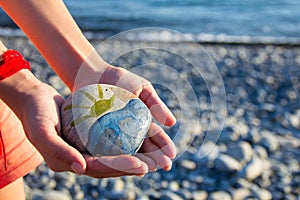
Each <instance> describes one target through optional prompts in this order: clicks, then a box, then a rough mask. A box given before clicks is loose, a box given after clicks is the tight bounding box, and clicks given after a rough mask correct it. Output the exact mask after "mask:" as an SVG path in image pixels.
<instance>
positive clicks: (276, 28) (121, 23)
mask: <svg viewBox="0 0 300 200" xmlns="http://www.w3.org/2000/svg"><path fill="white" fill-rule="evenodd" d="M64 2H65V3H66V5H67V7H68V8H69V10H70V12H71V14H72V15H73V17H74V18H75V20H76V22H77V23H78V24H79V26H80V27H81V29H82V30H83V31H85V32H90V33H94V34H95V35H97V36H98V37H108V36H112V35H114V34H117V33H120V32H122V31H126V30H130V29H134V28H141V27H160V28H167V29H172V30H176V31H179V32H181V33H184V34H191V35H193V36H195V38H198V39H201V38H202V39H203V38H204V39H206V40H212V41H213V40H218V39H220V37H221V38H222V39H223V40H226V39H227V40H230V39H231V40H234V39H236V38H243V37H244V38H245V37H247V38H252V39H253V38H256V39H257V38H258V39H261V40H264V39H266V38H272V39H273V40H282V39H284V40H290V41H296V42H298V41H299V38H300V11H299V10H300V0H226V1H224V0H65V1H64ZM0 26H1V27H7V26H8V27H14V25H13V24H12V22H11V21H9V20H8V19H7V18H6V17H5V15H4V14H3V12H2V13H0Z"/></svg>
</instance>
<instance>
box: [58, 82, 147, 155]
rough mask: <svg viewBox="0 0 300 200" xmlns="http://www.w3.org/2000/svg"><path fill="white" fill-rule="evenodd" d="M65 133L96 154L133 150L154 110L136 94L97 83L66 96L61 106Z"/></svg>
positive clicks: (79, 148) (78, 145) (144, 134)
mask: <svg viewBox="0 0 300 200" xmlns="http://www.w3.org/2000/svg"><path fill="white" fill-rule="evenodd" d="M61 116H62V117H61V118H62V137H63V138H64V139H65V140H66V141H67V142H68V143H69V144H71V145H72V146H74V147H75V148H77V149H78V150H79V151H81V152H88V153H90V154H92V155H94V156H99V155H119V154H134V153H136V152H137V151H138V149H139V148H140V146H141V144H142V142H143V141H144V138H145V137H146V135H147V132H148V130H149V127H150V124H151V113H150V111H149V109H148V108H147V107H146V105H145V104H144V103H143V102H142V101H141V100H140V99H138V98H137V97H136V96H135V95H133V94H132V93H130V92H128V91H127V90H124V89H122V88H118V87H115V86H111V85H105V84H94V85H89V86H86V87H84V88H81V89H79V90H78V91H76V92H74V93H73V95H72V96H70V97H69V98H67V100H66V101H65V103H64V105H63V106H62V109H61Z"/></svg>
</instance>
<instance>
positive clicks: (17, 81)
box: [0, 69, 41, 118]
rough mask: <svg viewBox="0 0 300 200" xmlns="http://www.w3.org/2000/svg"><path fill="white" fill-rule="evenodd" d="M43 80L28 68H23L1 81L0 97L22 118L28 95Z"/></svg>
mask: <svg viewBox="0 0 300 200" xmlns="http://www.w3.org/2000/svg"><path fill="white" fill-rule="evenodd" d="M39 84H41V82H40V81H39V80H38V79H36V78H35V76H34V75H33V74H32V73H31V72H30V71H29V70H27V69H21V70H19V71H17V72H16V73H14V74H13V75H11V76H9V77H7V78H5V79H4V80H2V81H0V98H1V99H2V100H3V101H4V102H5V103H6V104H7V105H8V106H9V107H10V108H11V109H12V110H13V111H14V112H15V113H16V114H17V116H18V117H19V118H20V115H21V114H22V112H21V110H22V107H23V105H25V104H26V97H28V95H30V92H32V90H33V89H34V88H35V87H36V86H37V85H39Z"/></svg>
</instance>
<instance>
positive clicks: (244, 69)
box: [0, 35, 300, 200]
mask: <svg viewBox="0 0 300 200" xmlns="http://www.w3.org/2000/svg"><path fill="white" fill-rule="evenodd" d="M0 39H1V40H2V41H3V42H4V43H5V44H6V46H7V47H9V48H13V49H17V50H19V51H20V52H21V53H22V54H23V55H24V57H25V58H26V59H27V60H28V61H30V63H31V67H32V72H33V73H34V74H35V76H36V77H37V78H39V79H40V80H41V81H43V82H45V83H48V84H50V85H52V86H53V87H54V88H55V89H57V91H59V92H60V93H61V94H62V95H63V96H65V97H67V96H68V95H69V94H70V91H69V90H68V89H67V88H66V86H65V85H64V84H63V82H62V81H61V80H60V79H59V78H58V77H57V75H56V74H55V73H54V72H53V70H52V69H51V68H50V67H49V66H48V64H47V63H46V62H45V60H44V59H43V58H42V57H41V55H40V54H39V53H38V51H37V50H36V49H35V48H34V47H33V45H32V44H31V42H30V41H28V39H27V38H25V37H23V36H8V35H3V36H0ZM91 42H92V44H94V45H95V46H96V45H98V44H99V43H100V41H98V40H92V39H91ZM140 43H143V45H144V46H147V45H151V42H150V41H148V42H146V41H126V40H124V41H122V40H118V41H114V42H113V43H112V45H113V46H112V47H107V48H106V49H109V50H108V51H103V55H102V54H101V55H102V56H103V58H104V59H110V58H111V57H113V56H114V54H118V50H119V49H121V48H129V49H131V48H132V49H134V45H140ZM152 43H153V42H152ZM161 45H166V46H171V47H172V49H176V51H178V52H180V54H181V55H186V56H187V57H193V53H194V52H195V47H194V46H193V44H190V43H188V42H172V43H163V44H161ZM201 46H202V47H203V49H204V50H205V51H206V52H207V53H208V55H210V57H211V59H212V61H213V62H214V63H215V65H216V67H217V69H218V71H219V73H220V75H221V77H222V81H223V83H224V88H225V92H226V99H225V101H226V113H227V114H226V117H225V121H224V124H223V125H222V131H221V136H220V137H219V138H217V143H216V144H215V145H213V146H214V148H213V149H212V150H211V151H210V152H209V154H208V155H206V156H204V157H200V156H199V154H198V152H199V149H200V147H203V140H204V138H205V136H207V134H208V133H207V129H208V123H209V121H210V119H211V118H214V117H217V116H214V114H213V113H211V110H210V108H211V107H210V106H211V103H212V102H211V99H210V93H209V91H208V89H207V85H206V84H205V80H203V77H202V78H201V77H200V76H199V75H198V74H197V72H195V70H192V68H191V67H189V66H188V64H186V65H185V62H184V61H182V60H180V59H178V56H176V55H175V56H174V54H170V53H169V54H168V53H160V52H158V51H153V50H151V49H150V50H147V49H143V50H139V51H134V52H132V53H129V54H128V55H124V56H122V57H120V58H118V59H114V60H113V62H112V63H113V64H114V65H116V66H124V67H127V66H128V68H130V65H131V66H132V65H142V64H143V63H149V61H151V59H153V57H155V59H156V62H157V63H160V64H163V65H167V66H170V67H172V68H173V69H174V70H176V72H177V73H178V74H180V75H181V76H182V77H185V79H186V80H188V81H189V83H190V85H191V86H192V88H194V89H195V94H196V96H197V98H198V100H199V103H198V104H197V105H190V103H189V98H190V96H189V94H188V93H187V91H186V90H184V89H181V90H180V89H179V90H178V93H176V94H173V93H172V91H169V90H167V89H166V88H165V87H159V86H157V91H158V93H159V95H160V97H161V98H162V99H163V100H164V101H165V103H166V104H167V105H168V106H169V107H170V109H171V110H172V111H173V113H174V114H175V116H176V117H177V119H178V122H177V125H175V127H174V128H167V129H166V132H167V133H168V134H169V135H170V137H171V138H173V137H176V135H177V134H178V133H177V132H178V130H180V131H181V133H179V136H178V137H177V138H179V139H176V140H175V143H176V146H177V147H178V148H179V152H180V155H179V156H178V158H176V159H175V160H174V162H173V167H172V169H171V170H170V171H169V172H165V171H163V170H161V169H160V170H158V171H156V172H153V173H149V174H146V175H145V176H144V177H143V178H139V177H119V178H106V179H95V178H90V177H87V176H77V175H75V174H72V173H69V172H62V173H56V172H53V171H51V170H50V169H49V168H48V167H47V165H46V164H42V165H40V166H39V167H38V168H37V169H36V170H34V171H32V172H31V173H30V174H28V175H27V176H26V177H25V178H24V180H25V183H26V193H27V199H33V200H50V199H51V200H52V199H55V200H71V199H72V200H73V199H74V200H81V199H86V200H89V199H139V200H148V199H162V200H182V199H194V200H205V199H209V200H219V199H221V200H242V199H257V200H271V199H275V200H277V199H287V200H300V166H299V163H300V94H299V91H300V44H299V45H297V44H293V45H284V44H267V43H257V44H250V43H244V44H238V43H236V44H226V43H203V44H201ZM58 48H59V47H58ZM104 48H105V47H104ZM162 73H163V72H162ZM144 75H145V76H146V77H147V73H146V72H144ZM162 76H163V75H162ZM204 79H205V78H204ZM208 79H209V80H211V79H213V77H212V78H211V79H210V78H208ZM164 80H165V84H166V85H168V84H170V85H171V84H173V83H174V82H176V77H173V78H172V77H168V76H167V75H166V78H165V79H164ZM216 85H217V84H216ZM178 96H184V97H186V99H187V100H186V101H185V102H180V103H181V104H180V106H178V101H179V100H178ZM193 106H195V107H198V109H200V113H197V112H192V111H191V112H188V113H181V111H182V108H185V107H187V108H190V107H193ZM195 110H197V109H196V108H195ZM196 121H197V122H196ZM198 122H199V123H198ZM178 124H179V125H180V124H188V125H189V126H187V127H186V128H184V129H180V128H178V126H179V125H178ZM187 144H189V145H187ZM205 144H206V145H209V144H214V140H212V141H211V143H210V141H209V140H208V141H206V143H205Z"/></svg>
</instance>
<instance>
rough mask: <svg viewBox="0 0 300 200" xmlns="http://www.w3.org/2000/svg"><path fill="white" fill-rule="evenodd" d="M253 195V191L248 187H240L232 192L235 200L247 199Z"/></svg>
mask: <svg viewBox="0 0 300 200" xmlns="http://www.w3.org/2000/svg"><path fill="white" fill-rule="evenodd" d="M250 196H251V191H250V190H249V189H248V188H239V189H237V190H234V191H233V192H232V199H233V200H241V199H247V198H248V197H250Z"/></svg>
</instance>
